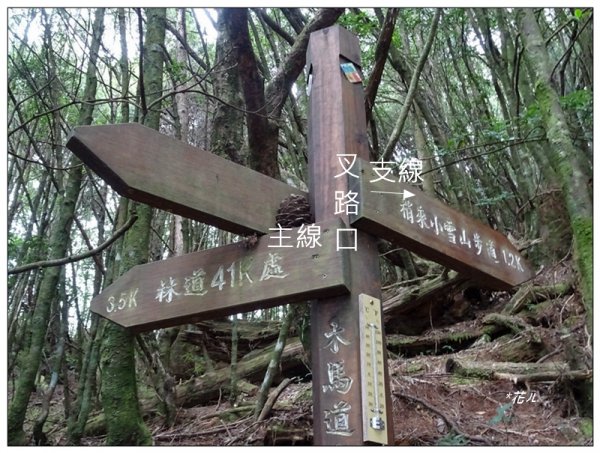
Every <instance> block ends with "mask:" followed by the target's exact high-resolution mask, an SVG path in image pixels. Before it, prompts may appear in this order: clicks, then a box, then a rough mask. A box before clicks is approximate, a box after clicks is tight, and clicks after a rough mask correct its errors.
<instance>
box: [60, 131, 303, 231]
mask: <svg viewBox="0 0 600 453" xmlns="http://www.w3.org/2000/svg"><path fill="white" fill-rule="evenodd" d="M67 148H69V149H70V150H71V151H73V152H74V153H75V154H76V155H77V156H78V157H79V158H80V159H81V160H82V161H83V162H84V163H85V164H86V165H87V166H89V167H91V168H92V170H94V171H95V172H96V173H97V174H98V175H99V176H100V177H101V178H103V179H104V180H106V181H107V182H108V183H109V184H110V185H111V187H112V188H113V189H115V190H116V191H117V192H118V193H119V194H121V195H122V196H124V197H127V198H131V199H132V200H136V201H140V202H142V203H147V204H149V205H151V206H153V207H156V208H160V209H163V210H166V211H170V212H173V213H175V214H179V215H182V216H184V217H188V218H190V219H194V220H199V221H201V222H205V223H208V224H210V225H214V226H216V227H218V228H221V229H223V230H227V231H231V232H233V233H238V234H245V233H252V232H257V233H268V231H269V228H270V227H273V226H275V224H276V222H275V215H276V213H277V209H278V208H279V205H280V203H281V201H282V200H283V199H284V198H287V197H288V196H289V195H291V194H297V195H304V196H306V194H305V193H303V192H302V191H300V190H297V189H294V188H293V187H290V186H288V185H287V184H284V183H282V182H280V181H277V180H275V179H273V178H269V177H268V176H265V175H263V174H261V173H258V172H256V171H253V170H250V169H248V168H245V167H243V166H241V165H237V164H235V163H233V162H230V161H228V160H226V159H223V158H221V157H219V156H216V155H214V154H211V153H209V152H206V151H202V150H200V149H198V148H195V147H193V146H190V145H187V144H185V143H183V142H181V141H179V140H176V139H173V138H170V137H167V136H166V135H163V134H160V133H158V132H157V131H155V130H153V129H150V128H148V127H145V126H142V125H140V124H136V123H131V124H118V125H110V126H81V127H76V128H75V129H74V130H73V132H72V133H71V136H70V137H69V140H68V142H67ZM241 200H243V204H241V203H240V202H241ZM248 207H250V208H248Z"/></svg>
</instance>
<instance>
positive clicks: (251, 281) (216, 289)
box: [92, 221, 348, 331]
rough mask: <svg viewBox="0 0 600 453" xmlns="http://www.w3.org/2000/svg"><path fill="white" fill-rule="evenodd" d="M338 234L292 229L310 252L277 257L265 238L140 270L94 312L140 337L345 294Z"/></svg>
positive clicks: (328, 228)
mask: <svg viewBox="0 0 600 453" xmlns="http://www.w3.org/2000/svg"><path fill="white" fill-rule="evenodd" d="M338 226H339V222H338V221H334V222H331V224H330V225H323V224H316V225H311V226H303V227H301V228H296V229H291V230H290V233H291V234H293V235H294V236H300V237H301V238H304V239H303V240H306V241H308V242H309V244H308V245H309V246H308V247H301V248H293V247H292V248H281V249H277V250H275V249H273V248H272V247H271V245H270V242H271V238H269V237H268V236H263V237H262V238H260V239H259V240H258V243H257V244H256V245H255V246H254V247H253V248H251V249H247V248H246V247H245V246H244V245H243V244H241V243H238V244H232V245H229V246H225V247H218V248H215V249H210V250H205V251H202V252H196V253H190V254H188V255H184V256H180V257H176V258H170V259H168V260H163V261H156V262H153V263H148V264H144V265H141V266H136V267H135V268H133V269H132V270H130V271H129V272H128V273H126V274H125V275H124V276H122V277H121V278H120V279H118V280H117V281H116V282H115V283H114V284H113V285H111V286H109V287H108V288H107V289H106V290H105V291H104V292H103V293H102V294H101V295H99V296H98V297H96V298H95V299H94V300H93V301H92V310H93V311H95V312H96V313H98V314H100V315H102V316H104V317H106V318H108V319H110V320H112V321H114V322H117V323H119V324H121V325H123V326H125V327H131V328H133V329H134V330H138V331H142V330H149V329H153V328H157V327H166V326H170V325H177V324H181V323H182V322H192V321H193V320H200V319H209V318H211V317H215V316H222V315H226V314H232V313H239V312H243V311H249V310H252V309H255V308H268V307H271V306H274V305H277V304H279V303H281V302H283V301H285V303H291V302H295V301H301V300H305V299H306V298H309V297H311V296H320V295H332V296H334V295H340V294H344V293H347V292H348V289H347V283H346V278H347V277H346V275H345V274H346V271H345V266H346V264H345V262H344V254H343V252H338V251H337V250H336V244H335V235H336V229H337V227H338ZM317 231H318V232H319V236H318V237H317V236H316V235H315V234H314V233H315V232H317ZM321 239H322V244H321V243H318V240H321ZM310 245H315V246H316V247H313V248H311V247H310Z"/></svg>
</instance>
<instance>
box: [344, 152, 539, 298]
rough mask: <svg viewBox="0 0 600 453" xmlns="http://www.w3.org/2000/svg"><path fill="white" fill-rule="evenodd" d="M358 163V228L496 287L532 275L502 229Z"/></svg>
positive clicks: (352, 184)
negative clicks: (488, 224)
mask: <svg viewBox="0 0 600 453" xmlns="http://www.w3.org/2000/svg"><path fill="white" fill-rule="evenodd" d="M355 165H356V166H355V167H354V168H353V174H356V175H358V176H359V177H358V178H353V177H352V176H349V180H350V188H351V190H352V191H354V192H358V196H357V200H359V205H358V212H357V214H356V215H352V216H351V217H350V220H351V223H352V225H353V226H354V227H356V228H358V229H360V230H363V231H366V232H368V233H370V234H372V235H374V236H379V237H382V238H384V239H387V240H389V241H391V242H393V243H395V244H397V245H399V246H401V247H404V248H406V249H407V250H410V251H413V252H415V253H417V254H419V255H422V256H424V257H425V258H428V259H430V260H433V261H436V262H438V263H440V264H443V265H445V266H447V267H449V268H451V269H454V270H456V271H458V272H462V273H465V274H467V275H469V276H471V277H472V278H474V279H475V280H478V281H480V282H481V283H482V284H486V285H488V286H490V287H492V288H497V289H508V288H510V287H512V286H515V285H518V284H520V283H523V282H524V281H525V280H528V279H530V278H531V277H532V276H533V273H532V271H531V268H530V267H529V264H528V263H527V262H526V261H525V259H524V258H523V257H522V256H521V255H520V253H519V251H518V250H517V249H516V248H515V247H514V245H512V243H511V242H510V241H509V240H508V239H507V238H506V237H505V236H503V235H502V234H500V233H499V232H498V231H495V230H493V229H491V228H489V227H487V226H485V225H484V224H482V223H480V222H478V221H476V220H474V219H471V218H469V217H467V216H466V215H464V214H461V213H460V212H458V211H455V210H454V209H452V208H450V207H449V206H446V205H445V204H443V203H441V202H439V201H437V200H435V199H433V198H431V197H428V196H426V195H425V194H424V193H423V192H421V191H420V190H418V189H415V188H413V187H411V186H409V185H407V184H403V183H399V182H397V179H396V180H392V178H393V176H392V175H391V174H390V175H388V174H386V171H383V170H382V168H378V167H377V166H371V164H369V163H368V162H366V161H364V160H361V159H357V161H356V164H355ZM354 169H356V171H354ZM378 170H379V171H378ZM357 172H358V173H357ZM407 192H408V196H407Z"/></svg>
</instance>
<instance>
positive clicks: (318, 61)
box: [307, 26, 393, 445]
mask: <svg viewBox="0 0 600 453" xmlns="http://www.w3.org/2000/svg"><path fill="white" fill-rule="evenodd" d="M349 61H350V62H352V63H354V64H355V65H357V67H358V68H360V47H359V44H358V39H357V38H356V36H354V35H352V34H351V33H350V32H348V31H347V30H344V29H343V28H341V27H339V26H333V27H329V28H325V29H323V30H320V31H318V32H315V33H312V34H311V37H310V42H309V55H308V57H307V65H308V68H309V71H310V72H311V74H312V89H311V94H310V99H309V122H308V136H309V138H308V142H309V179H310V191H309V192H310V197H311V198H310V201H311V209H312V210H313V212H314V215H315V219H317V221H324V220H326V219H332V218H334V217H336V214H335V192H336V191H344V192H347V191H348V180H347V178H345V177H336V175H338V174H340V173H342V172H343V168H342V167H341V164H340V160H339V157H338V154H349V155H352V154H354V155H357V156H359V157H363V158H365V159H368V158H369V146H368V137H367V130H366V120H365V109H364V95H363V87H362V84H360V83H357V84H352V83H350V82H349V81H348V80H347V79H346V78H345V76H344V75H343V73H342V70H341V68H340V64H341V63H346V62H349ZM338 217H339V218H341V219H342V221H343V222H344V224H345V228H348V227H349V226H350V225H349V219H348V216H347V215H345V214H343V215H339V216H338ZM356 239H357V249H356V251H354V250H350V251H349V255H348V256H349V261H350V262H349V269H350V291H351V293H350V294H349V295H344V296H339V297H335V298H332V299H327V300H321V301H320V302H319V303H318V304H312V306H311V345H312V346H311V362H312V374H313V395H314V400H313V417H314V422H313V429H314V443H315V445H363V444H364V443H365V441H364V435H363V434H364V433H363V419H364V418H365V417H369V414H368V413H366V412H368V411H364V410H363V407H362V404H361V403H362V398H361V372H360V368H361V360H360V348H359V306H358V297H359V294H361V293H364V294H368V295H370V296H373V297H375V298H378V299H380V298H381V283H380V276H379V254H378V251H377V245H376V242H375V238H373V237H372V236H370V235H369V234H367V233H364V232H361V231H358V232H357V233H356ZM338 335H339V338H341V339H342V340H344V341H345V343H344V342H342V341H341V340H340V341H339V342H337V343H338V348H335V347H334V343H335V340H332V339H334V338H335V337H336V336H338ZM332 341H334V343H332ZM334 349H337V350H336V351H334ZM384 362H385V363H384V366H385V369H384V374H385V383H384V384H385V394H386V401H385V410H386V411H387V416H388V420H389V421H390V422H391V420H392V412H391V408H392V406H391V401H390V392H389V379H388V372H387V371H388V370H387V361H384ZM340 364H341V365H343V375H344V376H346V377H347V378H349V379H352V383H351V385H350V386H349V387H348V388H347V389H343V390H347V391H346V392H345V393H343V394H342V393H339V392H338V391H335V390H330V389H331V380H332V378H331V377H330V376H331V374H330V373H331V369H332V367H334V368H335V367H339V366H340ZM324 389H325V390H324ZM328 389H329V390H328ZM385 431H386V432H385V437H387V441H388V443H390V444H391V443H393V424H392V423H389V424H388V426H386V430H385Z"/></svg>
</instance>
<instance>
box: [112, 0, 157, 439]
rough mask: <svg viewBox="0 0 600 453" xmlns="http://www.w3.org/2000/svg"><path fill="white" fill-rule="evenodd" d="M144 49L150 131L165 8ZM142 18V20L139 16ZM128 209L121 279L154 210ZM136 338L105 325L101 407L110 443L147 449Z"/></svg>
mask: <svg viewBox="0 0 600 453" xmlns="http://www.w3.org/2000/svg"><path fill="white" fill-rule="evenodd" d="M146 16H147V26H146V38H145V44H144V48H143V52H144V55H143V59H142V62H143V79H144V82H143V86H142V87H141V88H142V89H143V90H142V95H143V96H144V98H145V99H143V101H142V102H141V104H142V106H146V107H147V109H146V110H145V111H143V118H144V124H145V125H146V126H149V127H151V128H153V129H157V130H158V128H159V126H160V113H161V108H160V106H161V103H160V101H159V98H160V97H161V96H162V79H163V62H164V55H163V46H164V41H165V30H166V9H165V8H148V9H147V10H146ZM140 20H141V18H140ZM130 211H132V213H135V214H137V216H138V220H137V222H136V223H135V224H134V225H133V227H132V228H131V229H130V230H129V231H128V232H127V235H126V236H125V239H124V242H123V251H122V255H121V256H122V258H121V259H122V261H121V265H120V270H119V275H122V274H124V273H125V272H126V271H127V270H129V269H130V268H131V267H133V266H135V265H138V264H143V263H145V262H147V260H148V250H149V245H150V244H149V241H150V228H151V224H152V208H151V207H150V206H147V205H142V204H139V203H130ZM134 340H135V336H134V335H133V334H131V333H130V332H128V331H126V330H125V329H124V328H123V327H120V326H118V325H117V324H114V323H112V322H108V323H107V324H106V330H105V335H104V343H103V347H102V351H101V359H100V363H101V369H102V390H101V394H102V405H103V407H104V413H105V414H106V420H107V438H106V443H107V444H108V445H148V444H150V443H151V442H152V438H151V436H150V433H149V431H148V429H147V428H146V426H145V425H144V421H143V419H142V416H141V413H140V409H139V405H138V397H137V382H136V373H135V354H134Z"/></svg>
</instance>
